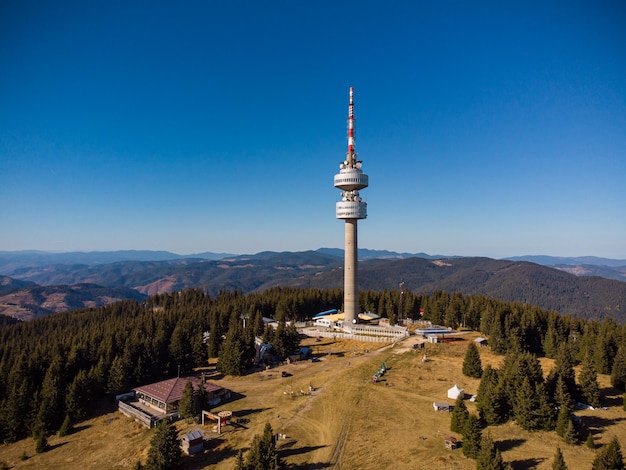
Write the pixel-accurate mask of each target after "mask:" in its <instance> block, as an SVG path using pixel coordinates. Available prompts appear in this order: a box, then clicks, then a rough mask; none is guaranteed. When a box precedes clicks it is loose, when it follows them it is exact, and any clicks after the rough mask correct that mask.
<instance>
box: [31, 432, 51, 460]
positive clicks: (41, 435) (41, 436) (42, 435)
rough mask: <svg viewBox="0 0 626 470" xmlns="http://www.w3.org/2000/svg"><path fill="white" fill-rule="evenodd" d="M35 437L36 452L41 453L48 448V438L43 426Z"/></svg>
mask: <svg viewBox="0 0 626 470" xmlns="http://www.w3.org/2000/svg"><path fill="white" fill-rule="evenodd" d="M33 437H34V439H35V452H37V453H38V454H41V453H43V452H45V451H46V450H48V438H47V437H46V432H45V431H44V430H43V429H42V428H40V429H38V430H37V431H35V433H34V435H33Z"/></svg>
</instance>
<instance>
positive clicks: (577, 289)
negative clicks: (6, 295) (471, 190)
mask: <svg viewBox="0 0 626 470" xmlns="http://www.w3.org/2000/svg"><path fill="white" fill-rule="evenodd" d="M20 276H21V279H22V280H28V281H35V280H36V281H38V282H39V283H42V284H44V283H51V282H54V283H58V284H77V283H92V284H98V285H100V286H104V287H107V288H114V287H124V288H127V289H133V290H134V291H128V294H129V295H131V296H133V295H137V294H136V292H135V291H139V292H141V293H142V294H145V295H154V294H158V293H161V292H173V291H177V290H182V289H186V288H190V287H195V288H201V289H202V290H204V291H205V292H207V293H209V294H211V295H215V294H217V293H218V292H219V291H220V290H233V289H236V290H240V291H242V292H243V293H247V292H252V291H261V290H265V289H268V288H270V287H275V286H285V287H288V286H291V287H301V288H321V289H327V288H339V289H341V288H343V258H341V257H337V256H335V255H334V254H326V253H323V252H320V251H305V252H297V253H291V252H282V253H275V252H263V253H259V254H256V255H245V256H237V257H232V258H225V259H221V260H218V261H210V260H198V259H180V260H169V261H145V262H142V261H127V262H123V261H120V262H116V263H110V264H106V265H99V266H85V265H73V266H68V265H54V266H48V267H43V268H33V269H31V270H25V271H23V272H22V273H21V274H20ZM401 281H404V288H405V289H408V290H412V291H414V292H417V293H431V292H433V291H436V290H445V291H447V292H461V293H463V294H476V295H485V296H491V297H494V298H496V299H500V300H506V301H517V302H523V303H528V304H531V305H536V306H539V307H542V308H546V309H554V310H557V311H559V312H560V313H571V314H573V315H575V316H579V317H583V318H602V317H604V316H606V315H608V316H611V317H613V318H616V319H618V320H619V321H625V320H626V312H625V309H626V307H625V306H626V283H625V282H620V281H615V280H609V279H603V278H599V277H577V276H575V275H573V274H569V273H567V272H564V271H560V270H557V269H553V268H549V267H546V266H541V265H538V264H534V263H530V262H516V261H509V260H494V259H490V258H447V259H438V260H431V259H425V258H419V257H413V258H403V259H371V260H364V261H360V262H359V289H371V290H381V289H387V290H391V289H398V285H399V283H400V282H401ZM38 287H39V286H38ZM65 287H67V286H65ZM32 289H34V290H37V288H32ZM38 298H39V297H37V296H33V299H34V300H33V301H32V305H33V306H34V307H33V308H35V307H36V306H39V307H42V308H43V305H42V304H41V302H39V303H38V301H37V299H38ZM0 301H2V298H0ZM6 302H7V300H6V299H5V303H6ZM11 302H14V301H11ZM29 305H30V304H29ZM69 305H75V304H72V303H71V302H70V303H69V304H68V308H76V307H70V306H69Z"/></svg>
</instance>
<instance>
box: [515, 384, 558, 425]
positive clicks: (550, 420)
mask: <svg viewBox="0 0 626 470" xmlns="http://www.w3.org/2000/svg"><path fill="white" fill-rule="evenodd" d="M514 406H515V407H514V410H513V411H514V414H515V422H516V423H517V424H518V425H519V426H520V427H521V428H522V429H525V430H527V431H538V430H544V431H550V430H552V429H554V424H555V423H554V411H553V409H552V406H551V405H550V403H549V401H548V396H547V393H546V391H545V386H544V385H543V383H537V384H536V386H535V387H534V388H533V387H532V385H531V383H530V381H529V380H528V378H527V377H524V378H523V380H522V382H521V385H520V387H519V389H518V390H517V394H516V400H515V402H514Z"/></svg>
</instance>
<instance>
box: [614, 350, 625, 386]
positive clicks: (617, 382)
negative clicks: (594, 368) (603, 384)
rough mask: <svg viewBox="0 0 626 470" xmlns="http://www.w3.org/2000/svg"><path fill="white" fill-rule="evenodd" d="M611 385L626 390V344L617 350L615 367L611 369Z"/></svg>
mask: <svg viewBox="0 0 626 470" xmlns="http://www.w3.org/2000/svg"><path fill="white" fill-rule="evenodd" d="M611 385H613V386H614V387H615V388H618V389H620V390H624V391H626V346H625V345H622V346H620V347H619V349H618V350H617V354H616V355H615V360H614V361H613V368H612V369H611Z"/></svg>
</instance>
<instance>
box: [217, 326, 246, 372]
mask: <svg viewBox="0 0 626 470" xmlns="http://www.w3.org/2000/svg"><path fill="white" fill-rule="evenodd" d="M217 369H218V370H219V371H220V372H222V373H223V374H226V375H242V374H243V373H244V371H245V364H244V356H243V352H242V345H241V340H240V339H239V336H238V331H237V330H234V331H233V330H229V331H228V334H227V335H226V339H225V340H224V343H223V344H222V348H221V349H220V358H219V361H218V363H217Z"/></svg>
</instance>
